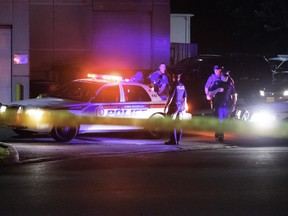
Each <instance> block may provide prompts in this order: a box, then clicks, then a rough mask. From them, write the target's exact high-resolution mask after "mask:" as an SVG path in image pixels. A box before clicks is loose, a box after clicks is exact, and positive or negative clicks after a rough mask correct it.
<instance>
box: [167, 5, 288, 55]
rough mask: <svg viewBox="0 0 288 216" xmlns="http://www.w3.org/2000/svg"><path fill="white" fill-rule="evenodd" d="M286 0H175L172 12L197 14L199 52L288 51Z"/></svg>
mask: <svg viewBox="0 0 288 216" xmlns="http://www.w3.org/2000/svg"><path fill="white" fill-rule="evenodd" d="M287 8H288V2H287V1H286V0H273V1H271V0H241V1H238V0H236V1H235V0H234V1H231V0H215V1H211V0H190V1H189V0H188V1H187V0H171V13H188V14H194V17H192V18H191V42H192V43H197V44H198V49H199V50H198V52H199V53H200V54H201V53H222V52H245V53H251V54H262V55H266V56H269V55H275V54H284V53H288V9H287Z"/></svg>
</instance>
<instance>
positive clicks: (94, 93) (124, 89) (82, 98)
mask: <svg viewBox="0 0 288 216" xmlns="http://www.w3.org/2000/svg"><path fill="white" fill-rule="evenodd" d="M164 107H165V101H163V100H162V99H161V98H160V97H159V96H158V95H157V94H156V93H155V92H154V91H153V90H152V89H150V88H149V87H148V86H146V85H144V84H140V83H138V82H130V81H126V80H122V79H121V78H120V77H115V76H108V75H95V74H92V75H90V76H89V78H86V79H77V80H74V81H71V82H69V83H67V84H66V85H63V86H61V87H60V88H58V89H57V90H56V91H55V92H53V93H51V94H48V95H47V96H46V97H38V98H34V99H28V100H22V101H15V102H12V103H10V104H7V105H4V104H2V105H1V107H0V120H1V123H2V124H4V125H5V126H7V127H10V128H12V129H14V131H15V132H16V133H17V134H19V135H22V136H27V135H31V134H33V133H50V135H51V136H52V137H53V138H54V139H55V140H56V141H60V142H67V141H70V140H72V139H73V138H74V137H75V136H76V135H77V134H81V133H88V132H99V131H101V132H104V131H105V132H107V131H127V130H139V129H144V130H146V131H148V132H149V134H150V135H151V136H153V137H159V136H161V135H162V130H160V128H158V127H157V126H155V125H154V127H152V128H148V127H142V126H143V125H140V126H139V125H125V124H124V125H121V124H116V123H115V124H114V121H116V118H117V119H118V118H120V119H122V118H123V119H127V118H128V119H129V118H130V119H159V118H161V119H163V118H164V113H163V111H164ZM95 116H96V117H100V118H101V117H105V118H108V122H107V121H106V122H104V123H103V122H92V123H89V122H88V123H87V122H86V121H84V120H83V122H82V121H81V119H82V118H83V119H85V120H87V118H85V117H95ZM77 117H79V118H77ZM113 118H114V120H113ZM184 118H186V119H190V118H191V114H189V113H185V114H184ZM76 120H77V121H76ZM79 120H80V121H79ZM98 120H99V119H98Z"/></svg>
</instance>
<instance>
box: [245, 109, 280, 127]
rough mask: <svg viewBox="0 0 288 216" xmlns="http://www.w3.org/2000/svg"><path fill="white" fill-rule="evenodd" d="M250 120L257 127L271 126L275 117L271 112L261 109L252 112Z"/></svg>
mask: <svg viewBox="0 0 288 216" xmlns="http://www.w3.org/2000/svg"><path fill="white" fill-rule="evenodd" d="M250 121H251V122H253V123H255V124H257V126H258V127H261V128H263V127H272V126H273V125H274V124H275V122H276V117H275V115H273V113H271V112H267V111H262V112H255V113H253V114H252V116H251V119H250Z"/></svg>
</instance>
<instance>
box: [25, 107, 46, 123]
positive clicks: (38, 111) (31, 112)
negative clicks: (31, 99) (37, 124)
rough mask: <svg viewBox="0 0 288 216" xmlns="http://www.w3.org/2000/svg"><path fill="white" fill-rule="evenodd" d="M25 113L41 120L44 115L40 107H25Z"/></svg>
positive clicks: (36, 119)
mask: <svg viewBox="0 0 288 216" xmlns="http://www.w3.org/2000/svg"><path fill="white" fill-rule="evenodd" d="M25 113H26V114H27V115H28V116H29V117H30V118H31V119H33V120H35V121H41V120H42V119H43V116H44V111H43V110H41V109H27V110H26V112H25Z"/></svg>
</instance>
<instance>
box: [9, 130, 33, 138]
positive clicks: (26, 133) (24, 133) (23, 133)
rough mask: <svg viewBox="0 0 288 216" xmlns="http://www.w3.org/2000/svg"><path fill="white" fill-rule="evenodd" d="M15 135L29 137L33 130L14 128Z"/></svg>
mask: <svg viewBox="0 0 288 216" xmlns="http://www.w3.org/2000/svg"><path fill="white" fill-rule="evenodd" d="M13 131H14V132H15V133H16V134H17V135H19V136H20V137H31V136H32V135H33V134H34V132H33V131H26V130H18V129H14V130H13Z"/></svg>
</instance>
